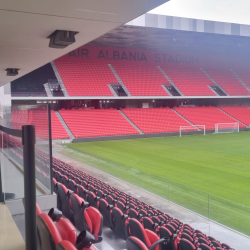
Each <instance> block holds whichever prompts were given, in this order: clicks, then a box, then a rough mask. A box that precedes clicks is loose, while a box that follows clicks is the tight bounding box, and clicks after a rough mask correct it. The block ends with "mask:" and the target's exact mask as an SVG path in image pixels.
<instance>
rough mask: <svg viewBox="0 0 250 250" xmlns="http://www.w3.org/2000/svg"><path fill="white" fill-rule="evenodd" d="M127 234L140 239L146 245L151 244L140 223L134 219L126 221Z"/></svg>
mask: <svg viewBox="0 0 250 250" xmlns="http://www.w3.org/2000/svg"><path fill="white" fill-rule="evenodd" d="M128 227H129V234H130V236H134V237H136V238H138V239H140V240H141V241H142V242H143V243H144V244H145V245H146V246H147V247H150V246H151V242H150V241H149V239H148V236H147V234H146V232H145V230H144V228H143V227H142V225H141V223H140V222H139V221H138V220H136V219H129V221H128Z"/></svg>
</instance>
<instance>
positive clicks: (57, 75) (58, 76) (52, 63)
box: [50, 62, 69, 96]
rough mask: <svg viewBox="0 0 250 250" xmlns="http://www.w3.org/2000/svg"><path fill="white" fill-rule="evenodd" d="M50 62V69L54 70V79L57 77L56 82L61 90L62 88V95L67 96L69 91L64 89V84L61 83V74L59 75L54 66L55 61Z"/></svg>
mask: <svg viewBox="0 0 250 250" xmlns="http://www.w3.org/2000/svg"><path fill="white" fill-rule="evenodd" d="M50 64H51V66H52V69H53V70H54V73H55V76H56V79H57V81H58V83H59V85H60V87H61V90H62V92H63V94H64V96H69V93H68V91H67V89H66V88H65V86H64V83H63V81H62V78H61V76H60V74H59V72H58V70H57V67H56V65H55V63H54V62H51V63H50Z"/></svg>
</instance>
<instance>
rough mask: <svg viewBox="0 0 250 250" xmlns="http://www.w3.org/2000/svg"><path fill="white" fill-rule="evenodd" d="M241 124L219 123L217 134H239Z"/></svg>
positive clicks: (216, 125)
mask: <svg viewBox="0 0 250 250" xmlns="http://www.w3.org/2000/svg"><path fill="white" fill-rule="evenodd" d="M239 131H240V128H239V123H238V122H234V123H217V124H215V134H218V133H234V132H239Z"/></svg>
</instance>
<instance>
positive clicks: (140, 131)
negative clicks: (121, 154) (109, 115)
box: [118, 110, 144, 134]
mask: <svg viewBox="0 0 250 250" xmlns="http://www.w3.org/2000/svg"><path fill="white" fill-rule="evenodd" d="M118 111H119V112H120V114H121V115H122V116H123V117H124V118H125V119H126V120H127V121H128V122H129V123H130V124H131V125H132V126H133V127H134V128H135V129H136V130H137V131H138V132H139V133H140V134H144V133H143V132H142V130H140V129H139V128H138V127H137V126H136V125H135V124H134V123H133V122H132V121H131V120H130V119H129V118H128V117H127V116H126V115H125V114H124V113H123V112H122V111H121V110H118Z"/></svg>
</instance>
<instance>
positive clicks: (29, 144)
mask: <svg viewBox="0 0 250 250" xmlns="http://www.w3.org/2000/svg"><path fill="white" fill-rule="evenodd" d="M35 140H36V138H35V126H33V125H25V126H22V144H23V167H24V207H25V242H26V250H36V249H37V238H36V237H37V236H36V231H37V230H36V171H35V143H36V142H35Z"/></svg>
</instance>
